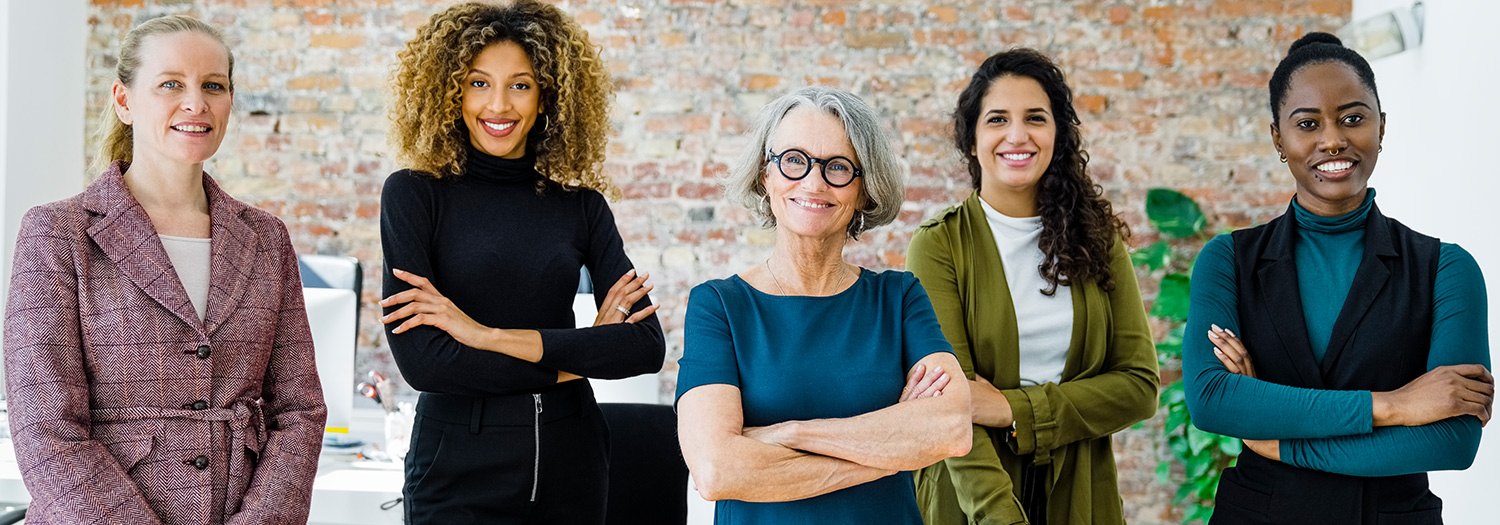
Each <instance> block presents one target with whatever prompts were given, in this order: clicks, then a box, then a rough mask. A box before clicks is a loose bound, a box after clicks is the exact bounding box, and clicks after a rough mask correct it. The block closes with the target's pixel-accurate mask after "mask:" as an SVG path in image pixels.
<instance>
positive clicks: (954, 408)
mask: <svg viewBox="0 0 1500 525" xmlns="http://www.w3.org/2000/svg"><path fill="white" fill-rule="evenodd" d="M960 383H962V382H954V383H950V384H949V386H948V390H945V391H944V392H943V395H942V396H938V397H931V398H926V399H917V400H914V401H908V402H905V403H898V404H896V405H892V406H890V407H886V408H884V409H881V410H877V411H874V412H870V413H867V414H862V415H859V416H855V417H850V418H842V419H817V420H811V421H796V422H790V423H789V427H790V428H789V429H788V432H787V433H788V435H789V436H790V437H789V439H788V442H787V443H785V445H786V446H787V447H789V448H793V449H797V450H805V451H808V452H812V453H815V454H821V455H825V456H832V457H835V458H839V459H843V460H847V461H852V462H855V463H859V464H861V465H866V466H870V467H875V468H879V469H886V470H916V469H919V468H922V467H926V466H928V465H931V464H933V463H936V462H938V461H942V460H943V459H946V458H950V457H953V456H959V455H963V454H965V453H967V452H968V451H969V447H970V445H971V440H972V438H971V433H972V432H973V425H972V424H971V422H970V421H971V420H970V415H969V412H968V410H967V407H968V395H967V392H966V391H957V390H958V388H955V386H958V385H959V384H960ZM961 387H962V388H964V389H965V390H966V389H967V385H962V386H961ZM958 396H962V398H961V399H958Z"/></svg>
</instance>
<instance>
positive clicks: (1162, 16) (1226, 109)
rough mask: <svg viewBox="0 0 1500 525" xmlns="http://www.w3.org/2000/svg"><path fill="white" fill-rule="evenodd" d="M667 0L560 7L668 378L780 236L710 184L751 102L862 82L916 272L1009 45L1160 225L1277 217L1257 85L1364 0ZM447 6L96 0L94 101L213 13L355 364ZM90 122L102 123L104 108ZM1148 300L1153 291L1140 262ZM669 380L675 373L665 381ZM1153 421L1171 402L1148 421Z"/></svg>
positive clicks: (1150, 444) (963, 189)
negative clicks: (341, 288) (1168, 204)
mask: <svg viewBox="0 0 1500 525" xmlns="http://www.w3.org/2000/svg"><path fill="white" fill-rule="evenodd" d="M940 2H942V0H938V2H904V1H895V0H868V1H864V2H859V1H848V0H806V1H797V2H781V1H775V0H739V1H734V0H654V1H650V0H647V1H635V2H629V1H617V2H611V1H600V0H585V1H575V2H567V3H565V4H564V6H563V7H564V8H565V9H567V10H568V11H569V12H571V13H573V14H574V16H576V17H577V18H578V19H579V21H580V22H581V23H583V24H584V26H585V27H586V28H588V29H589V31H590V33H591V35H592V36H593V38H594V40H595V41H596V42H597V43H599V44H600V45H601V46H602V47H603V50H604V51H603V55H604V58H605V59H606V60H607V61H608V62H609V67H610V70H611V71H612V73H613V74H614V76H615V80H616V83H617V84H618V85H619V87H620V90H619V93H618V96H617V97H616V101H615V108H614V109H615V112H614V118H613V122H614V131H615V133H614V136H613V137H612V139H611V143H610V145H609V156H608V158H609V161H608V170H609V172H610V174H611V175H612V176H613V177H614V178H615V181H616V182H617V183H618V184H620V186H621V187H622V188H623V189H624V192H625V200H623V201H621V202H617V203H614V204H613V207H614V211H615V214H616V216H617V219H618V222H619V226H620V230H621V233H622V234H623V235H624V237H625V242H626V248H627V250H628V251H629V253H630V255H631V257H632V258H633V259H634V260H635V261H636V264H637V266H638V267H639V268H641V269H642V270H649V271H651V272H652V274H653V281H654V282H655V283H656V285H657V289H656V292H655V293H654V294H653V295H654V299H655V300H656V301H658V302H661V303H663V304H664V306H663V308H662V309H661V311H660V315H661V317H662V322H663V324H664V326H665V327H666V329H667V330H668V346H669V348H668V350H669V363H667V366H666V371H665V374H664V375H666V376H668V377H669V381H670V377H671V376H673V375H674V374H675V359H676V357H677V356H678V355H680V352H681V345H682V315H683V311H684V308H685V304H684V303H685V300H686V294H687V291H688V289H689V288H691V287H692V286H693V285H694V284H696V283H699V282H702V281H704V280H706V279H710V278H719V277H725V276H727V275H729V274H731V273H734V272H737V271H740V270H742V269H744V268H747V267H749V266H752V265H754V264H756V263H759V262H760V261H761V260H762V259H764V258H765V257H766V255H767V254H768V252H769V250H770V243H771V236H770V235H769V233H767V232H764V231H762V230H760V229H759V228H758V227H757V226H756V225H755V224H753V223H751V222H750V221H749V219H748V215H747V213H746V212H744V211H743V210H740V209H737V208H734V207H732V206H730V205H728V204H726V203H725V202H723V200H722V198H721V195H720V190H719V188H718V186H717V183H716V181H715V177H716V176H718V175H720V174H722V173H723V172H724V171H725V170H726V169H727V167H726V164H727V163H728V162H731V160H732V159H733V157H734V155H735V153H736V152H737V151H738V149H739V148H740V146H741V145H742V144H743V142H744V141H743V139H742V138H741V137H740V135H741V134H742V133H744V132H745V131H746V128H747V127H748V125H749V124H748V123H749V122H751V121H752V120H753V118H754V116H755V114H756V112H757V111H758V110H759V109H760V107H761V106H762V105H763V104H765V103H766V102H768V101H769V100H771V99H772V98H774V96H775V95H776V94H777V93H779V92H780V91H783V90H785V89H787V88H791V87H796V86H801V85H804V84H807V83H823V84H830V85H834V86H838V87H842V88H845V89H848V90H851V91H853V92H855V93H857V94H859V95H861V96H863V97H865V99H866V100H868V101H869V102H870V103H871V104H872V105H873V106H874V107H875V108H877V109H878V110H880V111H881V112H882V114H884V115H885V116H886V122H887V124H888V125H889V127H890V129H891V130H893V131H894V136H895V139H896V142H897V145H898V147H899V148H900V149H901V151H902V153H903V157H904V159H905V161H906V163H907V164H908V165H909V167H910V179H909V181H908V185H909V189H908V191H907V199H908V201H907V203H906V206H905V209H904V211H903V212H902V214H901V218H900V220H899V221H898V222H897V223H896V224H894V225H891V226H888V227H885V228H881V229H879V230H876V231H873V232H871V233H870V234H869V235H867V236H866V238H865V239H864V240H862V241H860V242H859V243H857V244H854V245H852V246H850V247H849V249H848V250H847V253H848V257H849V259H850V260H851V261H853V262H855V263H858V264H860V265H863V266H866V267H870V268H874V269H882V268H890V267H896V268H899V267H902V266H903V265H904V264H905V257H904V252H905V249H906V244H907V241H908V240H909V239H910V235H911V231H912V230H913V229H914V228H915V227H916V225H917V224H919V223H920V222H921V221H922V220H923V219H925V218H927V217H930V216H932V215H933V214H935V213H937V212H938V211H939V210H941V209H943V208H944V207H947V206H950V205H952V204H954V203H957V202H958V201H960V200H961V199H962V198H964V197H965V196H966V195H967V194H968V192H969V188H968V182H967V175H965V173H964V171H963V168H962V166H961V163H960V161H959V158H958V156H957V155H956V154H955V153H954V152H953V151H951V150H952V147H951V146H949V145H948V144H949V140H950V139H949V132H948V129H947V119H948V114H949V113H950V112H951V111H952V106H953V104H954V102H955V99H956V96H957V93H958V92H959V91H960V90H961V89H962V87H963V86H964V85H965V83H966V82H967V80H968V76H969V75H970V74H971V73H972V71H973V68H974V67H975V66H976V65H977V64H978V63H979V61H981V60H983V58H984V57H986V56H988V55H989V54H990V53H993V52H995V51H998V50H1001V49H1004V48H1006V47H1009V46H1014V45H1027V46H1033V47H1038V48H1040V49H1042V50H1044V51H1046V52H1047V53H1049V54H1051V55H1052V56H1054V57H1055V58H1056V59H1058V60H1059V61H1060V62H1061V63H1062V64H1063V66H1064V68H1065V69H1066V72H1067V73H1068V76H1069V80H1070V82H1071V84H1072V85H1073V87H1074V89H1075V93H1076V95H1077V100H1076V105H1077V106H1078V109H1079V111H1080V117H1081V118H1082V119H1083V122H1084V128H1085V137H1086V140H1087V142H1086V147H1087V149H1088V150H1089V153H1090V155H1091V157H1092V159H1093V161H1092V163H1091V166H1090V169H1091V173H1092V174H1093V175H1094V177H1095V178H1096V179H1098V180H1099V182H1100V183H1101V184H1102V185H1103V186H1104V188H1105V189H1106V192H1107V194H1108V196H1109V197H1110V199H1111V200H1113V202H1114V204H1115V207H1116V210H1117V211H1120V212H1121V213H1123V214H1124V216H1125V217H1126V219H1127V220H1128V222H1129V223H1130V224H1131V225H1132V226H1133V227H1134V228H1135V229H1136V231H1137V232H1138V234H1137V235H1136V237H1135V238H1134V239H1133V240H1132V244H1134V245H1137V246H1139V245H1144V244H1146V243H1148V242H1150V241H1152V240H1154V237H1153V235H1151V234H1150V233H1148V232H1147V231H1146V230H1147V229H1148V228H1147V227H1146V226H1145V224H1144V219H1143V209H1142V201H1143V198H1144V195H1145V191H1146V190H1147V189H1148V188H1150V187H1157V186H1165V187H1171V188H1177V189H1180V190H1183V191H1184V192H1185V193H1188V194H1189V195H1191V196H1193V197H1195V198H1197V199H1199V201H1200V202H1201V203H1202V204H1204V208H1205V211H1207V212H1208V213H1209V216H1210V226H1211V227H1213V228H1216V229H1219V228H1231V227H1241V226H1246V225H1249V224H1252V223H1255V222H1260V221H1264V220H1266V219H1269V218H1270V217H1273V216H1275V215H1276V214H1278V213H1280V212H1281V210H1282V208H1283V207H1284V205H1285V202H1286V200H1287V199H1288V198H1289V196H1290V193H1291V189H1292V181H1291V178H1290V177H1289V176H1288V174H1287V172H1286V170H1285V169H1284V168H1283V167H1282V166H1280V165H1279V164H1278V163H1277V161H1276V157H1275V154H1274V150H1273V149H1272V148H1271V145H1270V141H1269V139H1268V132H1267V125H1268V124H1269V123H1270V120H1269V116H1268V110H1267V109H1266V108H1265V105H1266V91H1265V89H1266V88H1265V86H1266V82H1267V80H1268V79H1269V77H1270V74H1271V70H1272V69H1273V68H1274V66H1275V64H1276V61H1277V60H1278V59H1279V58H1280V56H1281V55H1282V54H1283V53H1284V52H1285V48H1286V46H1287V45H1288V44H1290V42H1291V41H1292V40H1293V39H1295V38H1296V37H1297V36H1299V35H1301V34H1302V33H1304V32H1306V31H1310V30H1330V29H1334V28H1337V27H1338V26H1340V25H1342V24H1343V23H1345V22H1347V20H1348V16H1349V14H1350V10H1351V9H1352V6H1351V2H1350V0H1287V1H1278V0H1244V1H1229V0H1136V1H1102V0H1072V1H1060V0H1048V1H1035V2H1016V1H1004V0H953V1H950V2H947V3H940ZM450 3H452V2H449V1H433V0H421V1H405V2H401V1H393V0H271V1H253V0H197V1H192V0H93V1H92V4H93V5H92V7H91V9H90V18H89V20H88V24H89V26H90V33H89V46H88V49H89V51H88V53H89V55H88V56H89V60H88V78H89V82H90V90H89V107H90V112H89V114H90V115H94V114H96V113H97V111H98V110H99V109H100V108H101V107H103V104H104V101H105V96H106V93H107V90H108V82H109V80H110V78H111V77H110V75H111V71H112V67H113V64H114V48H115V43H116V42H117V41H118V39H119V38H120V36H122V35H123V34H124V32H125V31H126V30H128V29H129V28H130V27H132V26H133V25H135V24H137V23H139V22H140V21H142V20H144V19H146V18H148V17H151V16H156V15H159V14H165V13H178V12H184V13H190V14H193V15H195V16H198V17H200V18H203V19H205V20H208V21H211V22H213V23H215V24H217V25H219V26H220V27H223V28H224V29H225V30H226V32H227V34H228V36H229V39H230V40H231V43H232V45H233V47H234V50H235V53H236V55H237V59H238V63H237V69H236V80H237V82H238V92H237V95H236V97H237V99H236V113H235V116H234V120H233V123H232V126H231V131H230V133H229V137H228V139H227V140H226V141H225V144H224V147H223V148H222V149H221V150H220V152H219V154H218V155H217V156H216V157H215V158H214V160H213V161H211V162H210V164H209V166H208V168H207V169H208V170H209V172H210V173H213V174H214V175H215V176H216V177H218V178H219V180H220V181H222V182H223V183H224V185H225V186H226V187H227V188H228V190H229V191H230V192H231V193H233V194H234V195H236V196H238V197H239V198H241V199H244V200H246V201H248V202H251V203H253V204H255V205H258V206H260V207H262V208H265V209H267V210H270V211H272V212H275V213H276V214H278V215H279V216H281V217H282V219H283V220H285V221H286V222H287V224H288V226H289V227H290V228H291V231H292V236H293V241H294V242H295V243H296V245H297V246H298V248H299V250H301V251H304V252H323V253H337V254H347V255H352V256H354V257H357V258H359V259H360V260H361V261H363V262H364V264H365V266H366V284H365V290H366V292H365V297H364V300H365V303H366V305H367V307H366V308H365V310H364V312H363V314H364V320H365V324H364V326H365V331H364V332H363V334H362V336H361V345H362V351H361V366H362V367H377V368H385V369H387V370H390V369H392V368H393V367H392V366H391V365H390V357H389V354H388V353H387V352H385V351H384V350H383V349H382V347H383V344H384V343H383V337H382V336H381V331H380V328H379V327H378V326H376V323H375V322H374V321H373V320H374V319H375V317H376V316H377V315H378V314H377V310H376V309H375V308H374V307H373V305H374V302H375V301H376V300H377V299H378V295H379V290H380V282H379V278H378V277H379V269H380V247H379V229H378V228H379V227H378V222H377V219H376V218H377V216H378V214H379V204H378V203H379V191H380V188H381V184H382V182H383V181H384V178H385V176H386V174H388V173H390V172H391V171H393V170H395V169H396V168H397V166H396V165H395V164H394V163H393V162H392V160H391V159H390V158H389V156H388V155H387V154H386V151H387V147H386V142H385V136H384V130H385V129H386V128H387V120H386V118H385V112H384V106H383V104H384V101H385V99H386V96H385V87H386V82H387V78H388V75H389V72H390V70H391V67H392V64H393V62H394V59H395V56H396V52H397V51H398V50H399V49H400V46H401V45H402V44H403V43H404V42H405V41H406V39H408V38H410V37H411V36H412V34H413V33H414V31H415V29H416V28H417V27H418V26H420V25H421V24H422V23H423V22H424V21H425V20H426V19H427V17H428V16H429V15H430V14H431V13H432V12H434V11H436V10H438V9H440V8H441V7H443V6H446V5H448V4H450ZM90 125H92V122H90ZM1142 278H1143V279H1142V286H1143V289H1144V291H1145V293H1146V295H1147V299H1148V300H1149V299H1150V297H1151V296H1152V295H1154V293H1155V289H1156V287H1155V283H1154V281H1153V280H1152V279H1151V278H1150V276H1144V275H1143V276H1142ZM668 388H670V385H664V392H665V391H666V389H668ZM1154 423H1155V425H1154V426H1155V427H1159V424H1160V423H1159V418H1158V420H1157V421H1155V422H1154ZM1158 432H1159V431H1158V430H1155V429H1153V428H1148V429H1147V430H1140V431H1126V432H1125V433H1123V434H1122V435H1121V436H1120V437H1119V439H1118V441H1117V446H1116V447H1117V449H1119V450H1120V451H1121V454H1120V463H1121V482H1122V488H1123V490H1124V491H1125V492H1126V496H1125V501H1126V505H1127V512H1128V515H1129V516H1131V518H1130V520H1129V521H1130V522H1131V523H1165V522H1172V521H1175V520H1176V519H1178V518H1177V517H1178V516H1180V513H1179V512H1178V511H1176V510H1174V509H1173V508H1172V506H1171V505H1170V498H1171V492H1170V490H1168V489H1166V488H1164V487H1163V486H1162V485H1160V484H1158V483H1157V482H1156V481H1155V480H1154V470H1155V466H1156V464H1157V457H1158V456H1160V455H1161V453H1160V451H1159V449H1160V447H1161V445H1160V441H1159V440H1158V439H1155V435H1156V434H1157V433H1158Z"/></svg>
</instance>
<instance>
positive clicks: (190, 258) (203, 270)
mask: <svg viewBox="0 0 1500 525" xmlns="http://www.w3.org/2000/svg"><path fill="white" fill-rule="evenodd" d="M157 236H158V237H161V245H162V247H163V248H166V249H167V258H168V259H171V260H172V269H173V270H176V271H177V280H179V281H182V287H183V288H184V289H186V290H187V294H188V299H189V300H191V301H192V302H193V310H194V311H195V312H197V313H198V320H200V321H201V320H203V315H204V313H205V312H207V310H208V273H209V261H210V259H212V255H213V249H212V248H213V243H212V239H195V238H192V237H174V236H171V235H157Z"/></svg>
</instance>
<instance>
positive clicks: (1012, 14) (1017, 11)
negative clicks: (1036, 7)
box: [1005, 4, 1031, 22]
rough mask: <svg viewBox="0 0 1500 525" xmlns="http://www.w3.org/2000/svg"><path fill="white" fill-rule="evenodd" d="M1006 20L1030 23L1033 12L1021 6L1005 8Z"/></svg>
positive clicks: (1013, 5)
mask: <svg viewBox="0 0 1500 525" xmlns="http://www.w3.org/2000/svg"><path fill="white" fill-rule="evenodd" d="M1005 18H1006V19H1007V20H1014V21H1016V22H1030V21H1031V10H1030V9H1027V8H1025V7H1022V6H1019V5H1015V4H1010V5H1007V6H1005Z"/></svg>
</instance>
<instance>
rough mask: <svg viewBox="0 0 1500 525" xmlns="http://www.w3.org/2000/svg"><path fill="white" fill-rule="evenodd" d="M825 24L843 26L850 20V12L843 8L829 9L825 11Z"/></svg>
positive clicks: (823, 18)
mask: <svg viewBox="0 0 1500 525" xmlns="http://www.w3.org/2000/svg"><path fill="white" fill-rule="evenodd" d="M822 20H823V25H827V26H842V25H844V24H845V23H846V22H848V21H849V14H848V13H847V12H845V11H843V10H838V11H829V12H826V13H823V17H822Z"/></svg>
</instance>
